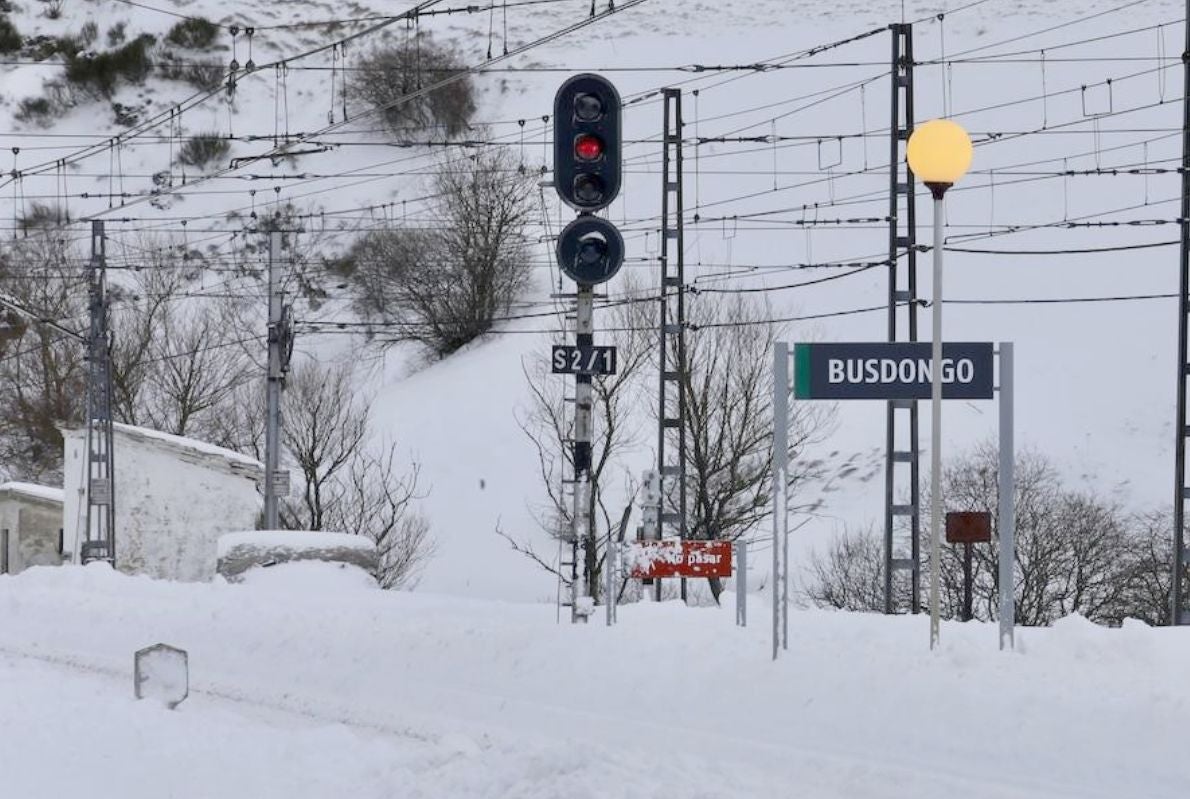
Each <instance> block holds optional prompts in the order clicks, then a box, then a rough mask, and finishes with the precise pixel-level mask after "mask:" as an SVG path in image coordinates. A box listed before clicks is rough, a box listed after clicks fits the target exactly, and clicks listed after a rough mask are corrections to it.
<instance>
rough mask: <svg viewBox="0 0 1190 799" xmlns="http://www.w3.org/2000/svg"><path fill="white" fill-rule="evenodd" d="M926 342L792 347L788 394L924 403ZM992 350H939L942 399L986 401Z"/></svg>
mask: <svg viewBox="0 0 1190 799" xmlns="http://www.w3.org/2000/svg"><path fill="white" fill-rule="evenodd" d="M931 348H932V345H931V344H930V343H929V342H916V343H907V342H906V343H890V342H874V343H847V344H795V345H794V348H793V375H794V379H793V393H794V397H796V398H797V399H822V400H859V399H869V400H897V399H904V400H926V399H929V398H930V394H931V391H932V388H933V379H934V369H933V361H932V358H931V355H932V352H931ZM994 362H995V358H994V347H993V345H992V344H991V343H990V342H946V343H943V345H942V370H941V379H942V398H943V399H965V400H980V399H992V397H993V396H994V389H995V380H994V378H995V374H994Z"/></svg>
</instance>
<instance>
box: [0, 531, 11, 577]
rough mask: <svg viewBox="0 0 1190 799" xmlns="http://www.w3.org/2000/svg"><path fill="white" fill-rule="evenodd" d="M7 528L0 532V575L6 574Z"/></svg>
mask: <svg viewBox="0 0 1190 799" xmlns="http://www.w3.org/2000/svg"><path fill="white" fill-rule="evenodd" d="M8 540H9V539H8V528H7V527H6V528H4V529H3V530H0V574H8Z"/></svg>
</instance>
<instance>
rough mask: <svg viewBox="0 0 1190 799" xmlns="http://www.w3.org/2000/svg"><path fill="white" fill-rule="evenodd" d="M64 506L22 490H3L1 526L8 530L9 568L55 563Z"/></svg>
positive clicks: (18, 570) (0, 500) (0, 498)
mask: <svg viewBox="0 0 1190 799" xmlns="http://www.w3.org/2000/svg"><path fill="white" fill-rule="evenodd" d="M61 528H62V506H61V505H59V504H57V503H54V502H51V501H47V500H41V499H37V498H27V497H23V496H22V495H20V494H5V493H0V530H8V571H9V573H10V574H16V573H18V572H20V571H23V570H24V569H27V568H29V567H30V566H56V565H58V564H60V563H61V562H62V558H61V556H60V555H59V554H58V530H60V529H61Z"/></svg>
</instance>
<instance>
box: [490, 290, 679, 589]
mask: <svg viewBox="0 0 1190 799" xmlns="http://www.w3.org/2000/svg"><path fill="white" fill-rule="evenodd" d="M621 286H622V291H621V294H620V299H619V300H617V301H615V304H613V305H611V306H610V307H609V308H608V313H606V314H602V313H601V314H600V317H601V318H600V319H599V320H598V321H599V323H600V324H599V326H600V327H601V328H602V329H608V332H607V334H606V335H607V336H608V339H609V340H611V341H613V342H614V343H615V346H616V348H617V354H618V361H619V362H618V364H617V373H616V374H614V375H605V376H598V377H595V378H594V379H593V380H592V381H591V389H592V395H593V399H594V410H593V424H592V427H593V431H592V438H593V440H592V448H591V450H592V455H591V472H590V489H591V490H590V495H589V497H588V505H587V508H586V511H587V513H588V518H591V519H593V520H594V524H592V525H591V527H590V529H589V531H588V538H587V542H586V546H585V551H586V555H587V559H586V561H585V562H584V563H583V564H582V577H581V579H584V580H585V581H586V583H587V590H588V592H589V594H590V596H592V597H594V598H596V600H597V601H598V599H599V597H600V596H601V595H602V593H603V590H602V579H601V575H602V573H603V566H604V561H605V558H606V554H607V553H606V543H607V539H608V536H609V534H613V535H618V526H619V521H620V518H621V513H620V509H619V508H616V507H614V506H613V505H612V504H611V502H610V499H609V494H610V493H611V491H612V490H613V489H614V487H615V486H616V484H617V483H616V481H620V483H619V484H620V485H622V486H626V487H627V491H626V493H627V494H628V496H631V495H632V494H633V493H635V488H634V486H635V480H634V479H633V477H632V475H631V474H629V473H628V471H627V469H626V467H625V466H624V463H623V458H624V457H625V455H626V454H628V453H629V452H631V451H632V449H633V448H634V447H635V445H636V444H637V443H638V441H639V433H640V428H639V424H638V423H637V422H636V421H635V420H634V411H636V410H637V409H639V403H640V401H641V399H642V398H641V395H640V393H639V392H640V384H639V378H640V376H641V372H642V371H643V370H644V368H645V367H646V366H647V364H648V363H649V362H650V359H651V356H652V347H653V346H654V344H655V342H656V334H655V332H654V331H653V329H652V324H651V322H648V321H647V317H648V311H649V309H651V308H652V307H653V304H652V302H651V301H649V299H648V298H647V294H646V293H645V292H644V291H643V290H642V289H641V288H640V286H639V284H638V283H637V281H635V280H633V279H631V277H629V278H627V279H625V280H624V281H623V282H622V283H621ZM605 320H606V321H605ZM524 371H525V376H526V378H527V379H528V382H529V390H530V395H531V397H530V405H529V407H528V408H526V409H524V410H523V411H522V412H521V414H520V416H519V418H518V423H519V424H520V427H521V430H523V431H524V433H525V436H526V437H527V438H528V439H529V441H530V443H531V444H532V446H533V448H534V451H535V452H536V454H537V462H538V469H539V477H540V479H541V485H542V488H543V490H544V492H545V497H544V501H543V502H541V503H539V504H538V505H537V506H536V508H535V514H536V516H537V519H538V524H539V526H540V528H541V529H542V530H543V531H545V532H546V533H548V534H549V535H550V536H551V537H552V538H553V539H555V540H559V539H564V538H565V537H566V536H567V535H568V534H569V533H568V531H569V530H570V529H571V527H572V525H573V523H574V506H573V503H572V502H571V501H569V498H568V495H567V493H566V492H565V491H564V490H563V485H564V482H563V481H565V480H568V479H570V478H571V477H572V476H573V474H574V454H573V449H572V447H571V441H572V440H573V438H574V416H573V405H572V404H568V403H567V402H566V401H565V396H566V392H567V390H568V383H569V381H568V380H567V379H565V378H563V377H562V376H560V375H554V374H551V373H550V368H549V365H548V363H547V362H546V360H545V359H544V358H541V359H537V360H535V361H533V362H532V364H531V365H525V366H524ZM569 387H572V386H569ZM496 532H497V533H498V534H499V535H501V536H502V537H504V539H505V540H507V541H508V542H509V544H510V545H511V546H512V547H513V548H514V549H515V550H517V551H518V552H521V553H522V554H524V555H525V556H526V557H529V558H530V559H532V560H533V561H535V562H536V563H537V564H538V565H540V566H542V567H543V568H545V569H546V570H547V571H550V572H553V573H554V574H558V575H559V577H560V578H561V579H562V580H563V582H564V583H567V584H569V583H570V580H571V575H569V574H559V572H558V569H557V567H556V566H554V565H552V563H551V561H550V560H549V559H548V558H547V557H545V556H542V555H541V554H540V553H538V552H536V551H535V550H534V549H533V547H532V546H531V545H530V544H529V543H527V542H526V541H525V540H524V539H523V538H518V537H516V536H513V535H511V534H509V533H507V532H505V531H503V530H501V529H499V528H497V530H496Z"/></svg>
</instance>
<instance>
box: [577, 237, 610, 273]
mask: <svg viewBox="0 0 1190 799" xmlns="http://www.w3.org/2000/svg"><path fill="white" fill-rule="evenodd" d="M606 258H607V242H606V241H604V240H603V239H601V238H598V237H596V236H588V237H586V238H585V239H583V240H582V241H580V242H579V245H578V262H579V265H580V266H595V265H596V264H600V263H603V261H604V260H605V259H606Z"/></svg>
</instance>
